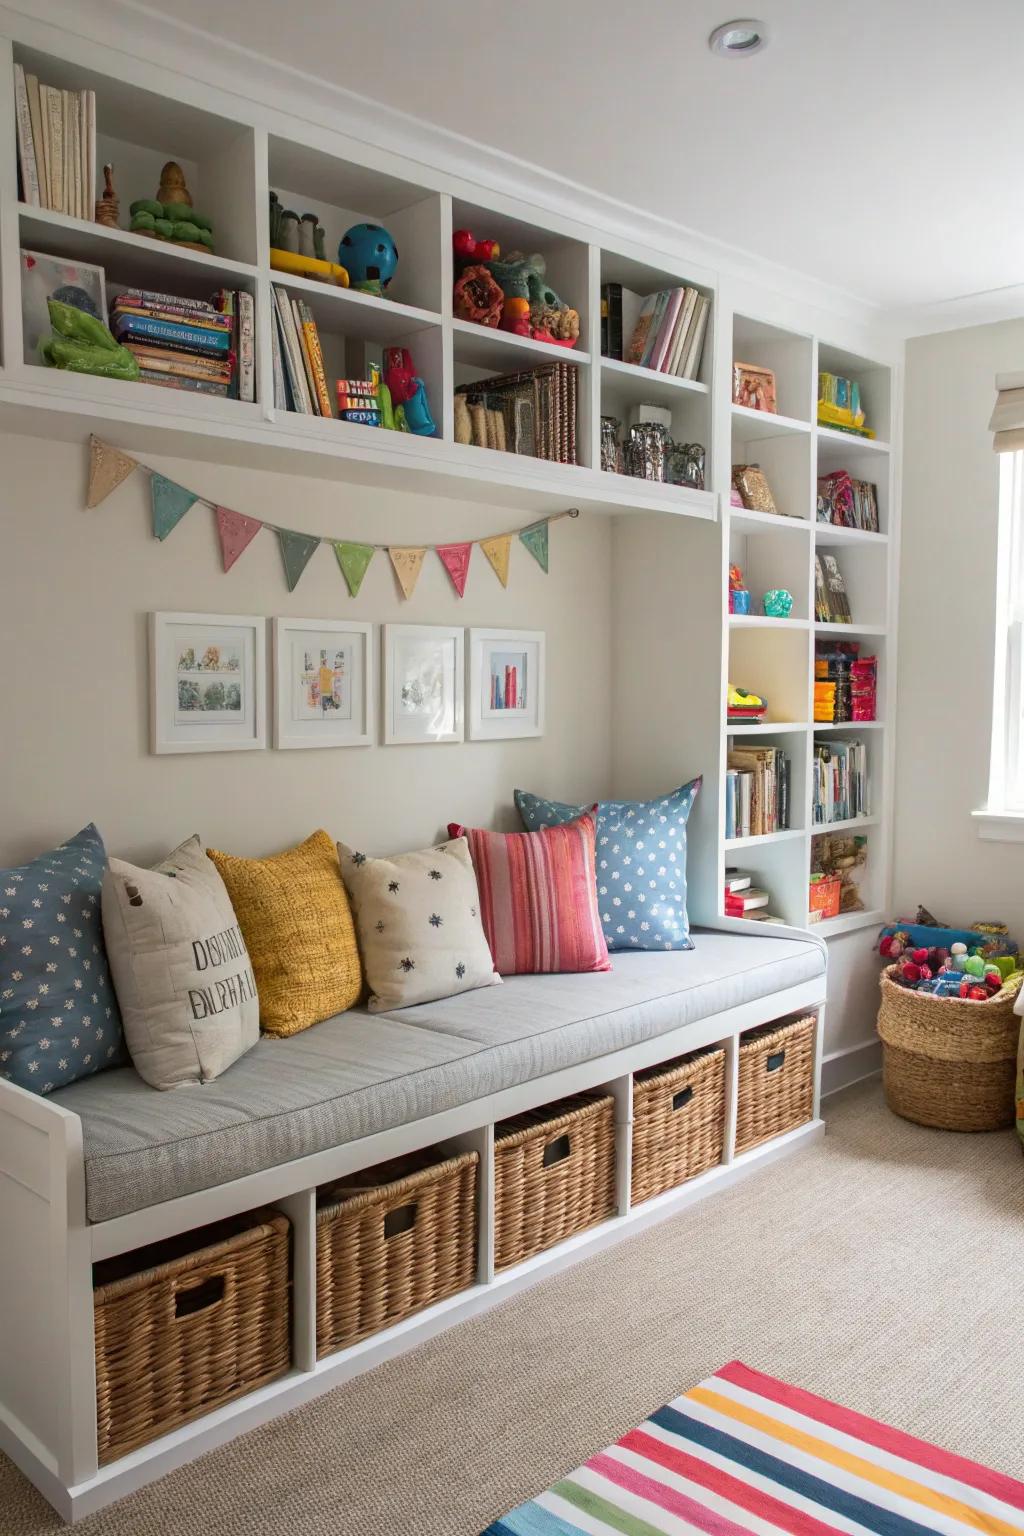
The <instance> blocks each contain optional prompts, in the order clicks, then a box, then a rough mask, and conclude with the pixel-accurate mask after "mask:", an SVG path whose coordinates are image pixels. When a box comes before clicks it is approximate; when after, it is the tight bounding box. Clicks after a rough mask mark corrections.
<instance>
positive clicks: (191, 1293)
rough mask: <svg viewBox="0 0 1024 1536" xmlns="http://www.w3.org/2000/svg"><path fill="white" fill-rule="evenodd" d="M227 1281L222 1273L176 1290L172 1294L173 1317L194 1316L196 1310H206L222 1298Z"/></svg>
mask: <svg viewBox="0 0 1024 1536" xmlns="http://www.w3.org/2000/svg"><path fill="white" fill-rule="evenodd" d="M226 1286H227V1281H226V1279H225V1277H224V1276H223V1275H211V1276H210V1277H209V1279H208V1280H200V1282H199V1284H198V1285H190V1286H189V1287H188V1289H187V1290H181V1291H177V1292H176V1293H175V1296H174V1315H175V1317H194V1316H195V1314H196V1313H197V1312H208V1311H209V1309H210V1308H211V1307H215V1306H217V1304H218V1303H219V1302H221V1301H223V1300H224V1291H225V1289H226Z"/></svg>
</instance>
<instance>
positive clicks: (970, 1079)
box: [878, 966, 1022, 1131]
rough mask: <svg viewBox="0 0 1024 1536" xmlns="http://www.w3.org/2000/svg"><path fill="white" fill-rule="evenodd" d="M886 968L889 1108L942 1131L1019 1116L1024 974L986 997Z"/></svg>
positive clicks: (881, 1029) (994, 1125)
mask: <svg viewBox="0 0 1024 1536" xmlns="http://www.w3.org/2000/svg"><path fill="white" fill-rule="evenodd" d="M895 971H896V967H895V966H887V967H886V969H885V970H884V971H883V972H882V977H881V986H882V1003H881V1007H880V1008H879V1010H878V1033H879V1035H880V1036H881V1039H882V1081H883V1084H884V1086H885V1097H886V1102H887V1103H888V1105H889V1108H890V1109H891V1110H893V1111H894V1113H895V1114H897V1115H902V1116H903V1118H904V1119H905V1120H914V1121H916V1122H917V1124H918V1125H932V1126H935V1127H937V1128H938V1129H939V1130H943V1131H998V1130H1001V1129H1002V1128H1003V1127H1004V1126H1007V1125H1012V1124H1013V1120H1014V1077H1015V1074H1016V1065H1017V1037H1018V1035H1019V1033H1020V1023H1021V1021H1020V1019H1019V1018H1018V1017H1017V1015H1016V1014H1015V1013H1014V1011H1013V1007H1014V1004H1015V1003H1016V1001H1017V993H1018V991H1019V990H1020V985H1021V980H1022V978H1021V976H1020V975H1014V976H1011V977H1010V979H1009V980H1008V981H1007V982H1006V983H1005V984H1004V985H1003V986H1002V987H1001V988H1000V990H999V991H998V992H997V993H996V994H995V996H994V997H991V998H989V999H988V1001H987V1002H984V1003H983V1002H972V1001H971V999H969V998H959V997H932V996H931V994H930V993H928V992H912V991H910V990H909V988H907V987H901V986H899V985H898V983H896V982H895V981H892V980H891V979H890V978H891V976H892V975H894V974H895Z"/></svg>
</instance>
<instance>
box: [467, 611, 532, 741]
mask: <svg viewBox="0 0 1024 1536" xmlns="http://www.w3.org/2000/svg"><path fill="white" fill-rule="evenodd" d="M543 734H544V634H543V631H542V630H539V629H471V630H470V632H469V738H470V740H471V741H497V740H503V739H505V738H507V737H510V736H543Z"/></svg>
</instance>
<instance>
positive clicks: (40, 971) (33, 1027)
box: [0, 825, 125, 1093]
mask: <svg viewBox="0 0 1024 1536" xmlns="http://www.w3.org/2000/svg"><path fill="white" fill-rule="evenodd" d="M106 867H107V854H106V849H105V848H104V847H103V839H102V838H101V837H100V834H99V833H98V832H97V830H96V828H95V827H94V826H92V825H90V826H88V827H85V828H84V829H83V830H82V831H81V832H79V833H78V835H77V837H73V838H71V840H70V841H69V842H67V843H62V844H61V846H60V847H59V848H54V849H53V850H52V852H50V853H44V854H42V855H40V857H39V858H38V859H33V861H32V863H31V864H22V865H21V866H20V867H19V868H17V869H0V1074H2V1075H3V1076H4V1077H6V1078H8V1079H9V1080H10V1081H11V1082H12V1083H17V1084H18V1086H19V1087H20V1088H28V1089H30V1090H31V1091H32V1092H33V1093H51V1092H52V1091H53V1089H54V1088H63V1087H64V1086H65V1084H66V1083H73V1082H75V1081H76V1079H78V1078H80V1077H88V1076H89V1074H90V1073H91V1072H99V1071H101V1070H102V1068H104V1067H113V1066H117V1065H119V1064H120V1063H121V1062H122V1061H124V1059H125V1056H124V1042H123V1040H122V1036H121V1015H120V1012H119V1010H118V1006H117V998H116V996H115V995H114V987H113V983H112V982H111V979H110V970H109V968H108V966H107V953H106V950H105V949H104V947H103V925H102V918H101V916H100V890H101V888H102V884H103V871H104V870H105V869H106Z"/></svg>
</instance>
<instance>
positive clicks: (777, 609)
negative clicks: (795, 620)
mask: <svg viewBox="0 0 1024 1536" xmlns="http://www.w3.org/2000/svg"><path fill="white" fill-rule="evenodd" d="M761 607H762V608H763V609H764V611H765V613H766V614H767V615H768V617H769V618H770V619H788V618H789V616H790V614H791V613H792V612H793V594H792V592H787V591H786V589H785V587H773V588H772V590H771V591H770V592H766V593H765V595H764V597H763V598H762V599H761Z"/></svg>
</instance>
